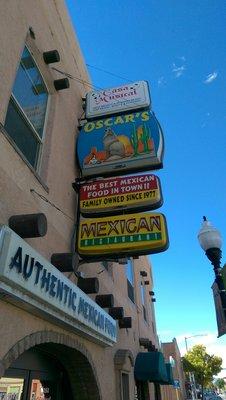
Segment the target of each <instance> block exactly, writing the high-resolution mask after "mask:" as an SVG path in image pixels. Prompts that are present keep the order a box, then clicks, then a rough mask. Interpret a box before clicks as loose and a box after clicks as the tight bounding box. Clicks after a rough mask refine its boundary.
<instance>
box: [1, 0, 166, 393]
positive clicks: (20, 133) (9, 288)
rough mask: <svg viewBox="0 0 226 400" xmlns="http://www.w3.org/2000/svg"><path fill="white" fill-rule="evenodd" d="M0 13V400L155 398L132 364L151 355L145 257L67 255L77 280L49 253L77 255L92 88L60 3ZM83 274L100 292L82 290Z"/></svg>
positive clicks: (21, 5)
mask: <svg viewBox="0 0 226 400" xmlns="http://www.w3.org/2000/svg"><path fill="white" fill-rule="evenodd" d="M0 8H1V14H0V19H1V24H0V33H1V38H2V47H1V64H0V75H1V91H0V131H1V135H0V153H1V157H0V182H1V183H0V185H1V207H0V223H1V232H0V233H1V234H0V246H1V249H0V262H1V264H0V310H1V313H0V335H1V341H0V377H1V378H0V398H1V399H2V400H3V399H4V400H6V399H7V400H8V399H19V400H20V399H21V400H22V399H23V400H25V399H32V400H37V399H39V400H41V399H50V398H52V399H66V398H67V399H69V398H70V399H78V400H81V399H92V400H95V399H101V400H107V399H111V400H114V399H115V400H116V399H117V400H119V399H121V400H128V399H145V400H146V399H154V398H160V387H159V384H160V383H161V379H160V378H159V379H158V378H157V379H152V378H151V375H150V374H149V375H148V377H147V378H145V377H142V373H141V375H139V373H140V367H139V366H137V367H136V368H137V375H136V374H135V377H134V368H135V365H136V360H137V356H138V354H144V353H145V354H147V353H150V354H153V353H154V352H155V353H156V354H157V353H158V349H159V344H158V338H157V333H156V323H155V316H154V307H153V306H154V298H153V296H154V293H153V280H152V275H151V267H150V264H149V261H148V259H147V257H145V256H142V257H139V258H137V259H132V258H131V259H126V260H119V261H120V262H109V261H107V260H104V261H103V262H95V263H83V264H80V265H79V264H78V263H76V260H75V258H73V257H72V261H73V265H76V268H77V272H78V273H77V275H75V274H74V273H73V271H72V270H71V271H68V270H67V269H66V271H67V272H64V271H63V269H62V268H61V271H59V266H58V269H57V268H56V267H54V266H53V259H54V257H52V255H53V254H55V255H56V254H66V255H68V254H69V255H70V254H74V248H75V234H76V228H77V202H78V196H77V194H76V192H75V191H74V189H73V188H72V183H73V182H74V181H75V179H76V178H77V177H78V176H79V171H78V168H77V166H76V163H75V143H76V135H77V132H78V125H79V121H80V119H81V118H82V117H83V107H82V105H83V98H84V96H85V94H86V93H87V91H89V90H90V88H91V84H90V80H89V76H88V73H87V70H86V66H85V63H84V60H83V57H82V54H81V51H80V48H79V44H78V41H77V39H76V36H75V33H74V31H73V29H72V26H71V23H70V20H69V17H68V14H67V10H66V6H65V3H64V1H63V0H48V1H46V0H39V1H38V2H37V1H36V0H29V1H27V0H21V1H19V2H15V0H8V1H7V2H4V7H3V5H1V6H0ZM46 228H47V232H46ZM56 258H57V257H56ZM51 260H52V262H51ZM56 264H57V262H55V265H56ZM79 276H80V278H79ZM87 278H96V280H91V281H89V282H94V283H96V284H97V283H98V286H99V288H98V289H99V290H96V291H95V289H90V288H89V289H87V288H86V289H84V287H83V290H80V289H79V288H78V286H80V287H82V283H83V284H84V280H83V279H87ZM78 279H80V285H78ZM97 279H98V282H97ZM81 281H82V282H81ZM86 282H88V281H86ZM85 292H86V293H85ZM97 292H98V296H99V298H98V300H97V297H96V295H97ZM87 293H88V294H87ZM104 302H105V303H104ZM110 308H114V309H113V310H111V314H110V311H109V309H110ZM117 312H119V313H120V312H121V313H122V312H123V313H124V317H123V315H121V317H119V319H116V318H117V316H116V315H115V314H114V313H117ZM112 316H113V317H112ZM139 376H140V378H139V379H137V377H139ZM151 380H152V382H150V381H151Z"/></svg>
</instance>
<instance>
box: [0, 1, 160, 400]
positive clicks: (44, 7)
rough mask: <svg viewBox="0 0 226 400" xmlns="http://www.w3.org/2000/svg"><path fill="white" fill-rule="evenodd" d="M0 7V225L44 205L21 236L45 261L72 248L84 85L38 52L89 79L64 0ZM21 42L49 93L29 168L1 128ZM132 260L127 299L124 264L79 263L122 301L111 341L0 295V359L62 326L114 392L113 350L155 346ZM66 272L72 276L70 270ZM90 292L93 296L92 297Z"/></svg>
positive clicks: (139, 265)
mask: <svg viewBox="0 0 226 400" xmlns="http://www.w3.org/2000/svg"><path fill="white" fill-rule="evenodd" d="M0 7H1V13H0V37H1V41H2V45H1V49H0V59H1V63H0V76H1V91H0V131H1V132H0V191H1V204H0V205H1V207H0V223H1V224H7V223H8V219H9V217H10V216H11V215H15V214H27V213H37V212H43V213H44V214H45V215H46V217H47V220H48V232H47V235H46V236H45V237H44V238H35V239H27V242H28V243H29V244H30V245H31V246H32V247H33V248H34V249H36V250H37V251H38V252H40V253H41V254H42V255H43V256H44V257H45V258H46V259H48V260H49V259H50V256H51V254H52V253H56V252H57V253H60V252H70V251H71V236H72V232H73V229H74V224H75V222H76V218H75V213H76V200H77V199H76V194H75V192H74V190H73V189H72V186H71V184H72V182H73V181H74V179H75V177H76V176H77V174H78V170H77V169H76V166H75V153H74V148H75V137H76V134H77V126H78V120H79V118H80V117H81V115H82V112H83V110H82V97H84V95H85V93H86V91H87V90H88V88H89V86H88V85H86V84H81V83H79V82H78V81H77V80H73V79H70V88H69V89H67V90H64V91H61V92H56V91H55V90H54V87H53V80H54V79H59V78H62V77H63V76H62V75H60V74H59V73H57V72H56V71H54V70H52V68H51V65H50V66H48V65H45V64H44V62H43V59H42V53H43V52H44V51H49V50H53V49H57V50H58V51H59V54H60V57H61V61H60V62H59V63H57V64H56V67H57V68H58V69H60V70H62V71H65V72H67V73H69V74H71V75H72V76H74V77H78V78H79V79H82V80H84V81H87V82H89V76H88V74H87V71H86V67H85V64H84V60H83V58H82V54H81V51H80V48H79V45H78V42H77V40H76V38H75V36H74V32H73V30H72V27H71V24H70V21H69V20H68V16H67V12H66V8H65V4H64V1H63V0H29V1H28V0H7V1H4V6H3V5H2V4H1V5H0ZM29 27H32V30H33V32H34V34H35V39H33V38H32V37H31V36H30V34H29ZM25 42H26V43H27V44H28V46H29V48H30V50H31V51H32V52H33V54H34V56H35V59H36V61H37V64H38V66H39V68H40V70H41V71H42V73H43V76H44V79H45V82H46V84H47V87H48V89H49V92H50V94H51V99H50V104H49V111H48V112H49V115H48V122H47V126H46V132H45V140H44V146H43V152H42V159H41V163H40V167H39V170H38V171H37V172H36V173H34V171H32V169H31V168H30V167H29V166H28V165H27V163H26V162H25V161H24V160H23V159H22V158H21V156H20V155H19V154H18V152H17V151H16V150H15V148H14V147H13V146H12V144H11V143H10V141H9V140H8V138H7V136H6V135H5V133H4V129H3V126H4V121H5V116H6V111H7V106H8V102H9V98H10V94H11V90H12V86H13V82H14V79H15V74H16V70H17V68H18V63H19V60H20V56H21V52H22V50H23V48H24V45H25ZM33 190H35V192H34V191H33ZM40 195H41V196H44V198H45V199H46V200H45V199H44V198H41V197H40ZM54 205H55V206H56V207H57V208H58V209H57V208H56V207H54ZM59 209H60V210H61V211H59ZM134 266H135V299H136V304H134V303H132V302H131V301H130V299H129V298H128V296H127V281H126V277H125V267H124V266H123V265H119V264H117V263H115V264H114V265H113V267H111V270H110V271H106V270H104V271H103V272H101V274H98V273H99V272H100V271H101V270H103V267H102V265H101V264H100V263H99V264H98V263H96V264H91V265H83V266H82V267H81V271H83V272H84V274H85V276H86V277H89V276H98V278H99V281H100V293H101V294H104V293H113V294H114V297H115V306H123V307H124V309H125V316H131V317H132V319H133V326H132V329H128V330H127V329H121V330H119V334H118V341H117V344H116V345H115V346H113V347H109V348H104V347H102V346H100V345H98V344H95V343H93V342H91V341H89V340H87V339H84V338H82V337H80V336H78V335H76V334H74V333H71V332H68V331H67V330H66V329H63V328H59V327H58V326H55V325H53V324H51V323H49V322H47V321H45V320H43V319H41V318H38V317H35V316H33V315H31V314H30V313H28V312H26V311H23V310H22V309H19V308H18V307H16V306H13V305H11V304H9V303H7V302H5V301H1V302H0V307H1V314H0V336H1V341H0V360H3V359H4V357H5V356H6V354H7V353H8V352H9V351H10V349H12V348H13V346H15V344H16V343H17V342H19V341H21V340H22V339H23V338H25V337H27V336H29V335H31V334H33V333H35V332H43V331H54V332H59V333H63V334H65V335H67V336H68V337H71V338H73V339H75V340H77V341H78V342H79V343H81V345H82V346H84V347H85V348H86V349H87V352H88V353H89V354H90V356H91V358H92V360H93V365H94V367H95V371H96V374H97V377H98V380H99V382H100V387H101V395H102V399H103V400H108V399H111V400H114V399H116V396H117V393H118V394H119V391H118V390H116V378H117V375H116V372H115V366H114V354H115V353H116V351H117V349H129V350H130V351H131V352H132V354H133V356H134V358H135V357H136V354H137V353H138V352H139V351H142V350H144V349H142V348H141V347H140V345H139V338H141V337H142V338H149V339H150V340H152V342H153V344H155V345H156V346H157V337H156V331H155V318H154V314H153V304H152V303H151V301H150V300H151V297H150V295H149V291H150V290H152V289H153V282H152V277H151V275H150V265H149V262H148V260H147V258H146V257H141V258H140V259H138V260H135V261H134ZM141 269H142V270H146V271H147V274H148V277H147V278H145V280H149V284H148V285H146V286H145V290H146V308H147V322H145V321H144V318H143V311H142V304H141V296H140V286H139V285H140V281H141V279H142V278H141V276H140V270H141ZM72 279H73V280H74V281H75V282H76V279H75V278H74V277H72ZM91 297H93V298H94V296H91ZM3 322H4V323H3ZM153 327H154V330H153ZM127 362H128V360H127ZM125 368H126V367H125ZM128 368H129V367H128ZM0 371H1V369H0ZM117 389H118V388H117ZM130 390H131V398H133V396H134V393H133V391H134V381H133V373H131V386H130Z"/></svg>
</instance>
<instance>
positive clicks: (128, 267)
mask: <svg viewBox="0 0 226 400" xmlns="http://www.w3.org/2000/svg"><path fill="white" fill-rule="evenodd" d="M126 277H127V289H128V296H129V298H130V300H132V302H133V303H134V302H135V300H134V276H133V263H132V260H130V259H129V260H127V264H126Z"/></svg>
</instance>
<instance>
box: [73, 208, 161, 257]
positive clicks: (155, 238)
mask: <svg viewBox="0 0 226 400" xmlns="http://www.w3.org/2000/svg"><path fill="white" fill-rule="evenodd" d="M167 248H168V233H167V226H166V221H165V217H164V215H163V214H159V213H136V214H127V215H118V216H113V217H104V218H92V219H86V218H81V219H80V222H79V229H78V238H77V250H78V253H79V254H80V256H81V257H82V258H87V259H88V258H95V257H96V258H102V257H103V258H104V257H106V255H108V256H109V257H111V258H118V257H119V256H125V255H126V256H130V255H142V254H151V253H159V252H161V251H164V250H166V249H167Z"/></svg>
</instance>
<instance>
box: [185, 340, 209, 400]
mask: <svg viewBox="0 0 226 400" xmlns="http://www.w3.org/2000/svg"><path fill="white" fill-rule="evenodd" d="M198 336H207V335H205V334H199V335H192V336H187V337H185V338H184V340H185V347H186V352H188V342H187V340H188V339H191V338H194V337H198ZM188 375H189V381H190V385H191V395H192V400H195V399H197V395H196V384H195V377H194V373H193V372H189V373H188Z"/></svg>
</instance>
